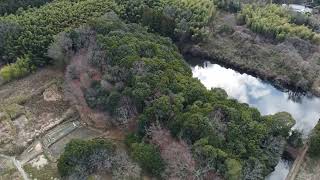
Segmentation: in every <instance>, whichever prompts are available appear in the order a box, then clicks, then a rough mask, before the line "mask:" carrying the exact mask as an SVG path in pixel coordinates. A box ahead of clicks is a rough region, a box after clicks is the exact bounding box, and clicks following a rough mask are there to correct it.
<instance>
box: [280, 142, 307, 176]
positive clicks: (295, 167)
mask: <svg viewBox="0 0 320 180" xmlns="http://www.w3.org/2000/svg"><path fill="white" fill-rule="evenodd" d="M308 149H309V145H308V144H306V145H305V146H304V147H303V151H302V153H300V155H299V156H298V157H297V158H296V160H295V161H294V163H293V165H292V167H291V169H290V172H289V174H288V176H287V178H286V180H295V178H296V176H297V174H298V172H299V170H300V167H301V164H302V163H303V160H304V159H305V156H306V154H307V151H308Z"/></svg>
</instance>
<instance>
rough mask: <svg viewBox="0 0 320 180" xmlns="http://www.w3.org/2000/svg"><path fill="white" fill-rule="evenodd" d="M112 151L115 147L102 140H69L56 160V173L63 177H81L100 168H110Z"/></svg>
mask: <svg viewBox="0 0 320 180" xmlns="http://www.w3.org/2000/svg"><path fill="white" fill-rule="evenodd" d="M114 151H115V146H114V145H113V144H112V143H111V142H109V141H106V140H104V139H93V140H89V141H84V140H71V141H70V142H69V143H68V144H67V145H66V147H65V150H64V152H63V154H62V155H61V156H60V158H59V160H58V165H57V166H58V171H59V173H60V175H61V176H63V177H66V176H70V175H73V176H78V177H83V176H87V175H90V174H91V173H93V172H95V171H96V170H98V169H100V168H111V167H110V166H112V163H113V161H112V157H113V156H114ZM107 170H108V169H107ZM109 170H110V169H109ZM74 174H75V175H74Z"/></svg>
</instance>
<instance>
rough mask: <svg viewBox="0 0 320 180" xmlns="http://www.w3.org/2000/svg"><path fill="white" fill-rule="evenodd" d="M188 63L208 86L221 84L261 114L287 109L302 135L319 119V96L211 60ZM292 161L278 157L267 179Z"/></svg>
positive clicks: (279, 178) (281, 175)
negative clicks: (281, 87) (283, 88)
mask: <svg viewBox="0 0 320 180" xmlns="http://www.w3.org/2000/svg"><path fill="white" fill-rule="evenodd" d="M198 62H199V61H198ZM189 63H190V65H191V68H192V72H193V76H194V77H196V78H198V79H199V80H200V81H201V82H202V83H203V84H204V85H205V86H206V87H207V88H208V89H210V88H215V87H219V88H222V89H224V90H226V92H227V93H228V95H229V96H230V97H232V98H235V99H237V100H239V101H240V102H243V103H247V104H249V105H250V106H252V107H255V108H257V109H259V111H260V112H261V114H263V115H269V114H275V113H277V112H281V111H286V112H289V113H290V114H291V115H292V116H293V117H294V119H295V120H296V125H295V126H294V128H295V129H299V130H301V131H303V133H304V135H305V136H307V135H308V134H309V133H310V132H311V130H312V129H313V128H314V126H315V125H316V124H317V122H318V120H319V117H320V98H316V97H312V96H306V95H302V94H300V93H294V92H290V91H287V92H284V91H280V90H278V89H277V88H275V87H274V86H272V85H270V84H269V83H267V82H264V81H262V80H260V79H258V78H255V77H253V76H251V75H248V74H241V73H239V72H237V71H235V70H232V69H227V68H224V67H222V66H220V65H217V64H212V63H210V62H200V63H198V64H194V62H189ZM291 164H292V162H288V161H286V160H281V161H280V162H279V164H278V165H277V167H276V169H275V171H274V172H273V173H272V174H270V176H269V177H268V178H267V179H269V180H284V179H285V177H286V175H287V174H288V172H289V169H290V166H291Z"/></svg>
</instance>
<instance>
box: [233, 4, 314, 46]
mask: <svg viewBox="0 0 320 180" xmlns="http://www.w3.org/2000/svg"><path fill="white" fill-rule="evenodd" d="M291 18H292V17H291V15H290V13H289V12H288V10H286V9H284V8H282V7H281V6H278V5H274V4H272V5H267V6H264V7H255V6H253V5H246V6H245V7H244V8H243V9H242V10H241V12H240V18H239V19H243V20H244V21H245V22H246V24H247V25H248V26H249V28H250V29H251V30H253V31H254V32H257V33H261V34H263V35H265V36H268V37H272V38H276V39H278V40H284V39H285V38H288V37H294V36H296V37H299V38H301V39H305V40H311V41H313V42H316V43H317V41H318V38H319V37H318V36H319V35H318V34H316V33H315V32H313V31H312V30H311V29H309V28H308V27H306V26H305V25H296V24H293V23H291Z"/></svg>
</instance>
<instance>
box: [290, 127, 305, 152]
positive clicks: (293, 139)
mask: <svg viewBox="0 0 320 180" xmlns="http://www.w3.org/2000/svg"><path fill="white" fill-rule="evenodd" d="M288 143H289V144H290V145H291V146H292V147H294V148H300V147H302V146H303V141H302V133H301V132H300V131H298V130H293V131H292V134H291V136H290V137H289V139H288Z"/></svg>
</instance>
